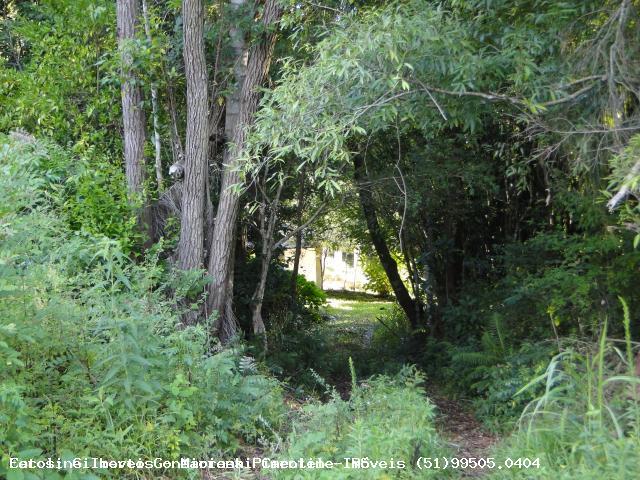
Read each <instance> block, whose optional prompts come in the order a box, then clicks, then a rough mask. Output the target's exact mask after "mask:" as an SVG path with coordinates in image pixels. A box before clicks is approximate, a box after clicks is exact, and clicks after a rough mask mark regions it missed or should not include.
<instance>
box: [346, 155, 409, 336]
mask: <svg viewBox="0 0 640 480" xmlns="http://www.w3.org/2000/svg"><path fill="white" fill-rule="evenodd" d="M353 165H354V177H355V180H356V183H357V184H358V196H359V197H360V205H361V207H362V212H363V213H364V217H365V220H366V222H367V228H368V229H369V235H370V237H371V243H373V246H374V248H375V250H376V253H377V254H378V258H379V259H380V263H381V264H382V268H383V269H384V271H385V273H386V274H387V278H388V279H389V283H390V284H391V288H392V289H393V293H394V294H395V297H396V300H397V301H398V303H399V304H400V307H401V308H402V310H403V311H404V312H405V314H406V315H407V317H408V318H409V322H410V323H411V326H412V327H413V328H414V329H415V328H417V327H418V326H419V325H420V323H421V319H420V315H419V313H418V311H419V310H418V308H416V302H417V300H414V299H413V298H411V295H409V292H408V291H407V287H406V286H405V285H404V282H403V281H402V278H401V277H400V274H399V273H398V265H397V263H396V261H395V260H394V259H393V257H392V256H391V252H390V251H389V247H388V246H387V243H386V241H385V239H384V235H383V234H382V229H381V228H380V224H379V223H378V215H377V213H376V208H375V203H374V200H373V195H372V193H371V189H370V186H369V185H367V173H366V170H365V165H364V161H363V159H362V157H360V156H359V155H355V156H354V157H353Z"/></svg>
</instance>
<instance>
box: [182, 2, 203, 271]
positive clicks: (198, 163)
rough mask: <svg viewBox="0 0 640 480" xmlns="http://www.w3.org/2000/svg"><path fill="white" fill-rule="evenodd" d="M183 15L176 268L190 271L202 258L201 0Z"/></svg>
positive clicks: (186, 7)
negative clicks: (182, 149) (183, 115)
mask: <svg viewBox="0 0 640 480" xmlns="http://www.w3.org/2000/svg"><path fill="white" fill-rule="evenodd" d="M182 17H183V25H184V69H185V76H186V80H187V135H186V155H185V160H184V180H183V187H182V205H181V209H182V210H181V212H182V213H181V228H180V244H179V246H178V267H179V268H181V269H185V270H191V269H195V268H200V267H201V266H202V261H203V257H204V201H205V185H206V181H205V177H206V174H207V146H208V138H207V137H208V135H207V133H208V123H207V122H208V112H207V106H208V103H207V67H206V63H205V52H204V38H203V30H204V8H203V5H202V0H184V1H183V3H182Z"/></svg>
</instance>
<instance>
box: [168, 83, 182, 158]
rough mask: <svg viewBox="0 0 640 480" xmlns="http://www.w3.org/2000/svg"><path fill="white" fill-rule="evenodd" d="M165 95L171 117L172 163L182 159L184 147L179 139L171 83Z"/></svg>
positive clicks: (176, 113)
mask: <svg viewBox="0 0 640 480" xmlns="http://www.w3.org/2000/svg"><path fill="white" fill-rule="evenodd" d="M167 97H168V99H169V116H170V117H171V151H172V153H173V163H174V164H177V163H180V164H181V163H182V162H183V161H184V148H183V147H182V140H180V130H179V129H178V112H177V110H176V97H175V92H174V91H173V85H171V84H169V85H168V86H167Z"/></svg>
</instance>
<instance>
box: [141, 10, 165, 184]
mask: <svg viewBox="0 0 640 480" xmlns="http://www.w3.org/2000/svg"><path fill="white" fill-rule="evenodd" d="M142 15H143V17H144V32H145V35H146V36H147V41H148V42H149V43H151V22H150V21H149V8H148V7H147V0H142ZM151 112H152V115H153V145H154V148H155V166H156V182H157V184H158V191H159V192H160V191H162V189H163V184H164V179H163V175H162V157H161V153H162V150H161V148H162V147H161V144H160V120H159V118H158V116H159V111H158V86H157V85H156V84H155V83H152V84H151Z"/></svg>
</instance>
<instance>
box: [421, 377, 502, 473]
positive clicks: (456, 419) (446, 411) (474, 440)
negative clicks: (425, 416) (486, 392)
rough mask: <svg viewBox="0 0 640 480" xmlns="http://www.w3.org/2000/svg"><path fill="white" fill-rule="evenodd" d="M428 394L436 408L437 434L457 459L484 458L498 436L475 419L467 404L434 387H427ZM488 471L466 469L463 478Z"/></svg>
mask: <svg viewBox="0 0 640 480" xmlns="http://www.w3.org/2000/svg"><path fill="white" fill-rule="evenodd" d="M427 396H428V397H429V398H430V399H431V400H432V401H433V403H434V404H435V405H436V406H437V407H438V416H437V417H436V425H437V428H438V431H439V432H440V434H441V435H442V436H443V437H444V438H445V439H446V440H447V441H448V442H449V445H450V447H451V448H452V449H453V450H454V455H455V456H456V457H459V458H462V457H464V458H482V457H484V458H486V457H487V456H489V449H490V448H491V446H492V445H493V444H494V443H496V442H497V441H498V437H496V436H495V435H493V434H491V433H489V432H487V430H486V429H485V428H484V427H483V426H482V424H481V423H480V422H479V421H478V420H477V419H476V418H475V416H474V415H473V413H472V412H471V411H470V409H469V407H467V406H466V405H464V404H463V403H461V402H459V401H457V400H453V399H451V398H448V397H446V396H443V395H442V394H441V393H439V391H438V390H437V389H436V388H428V389H427ZM487 472H488V470H485V471H483V470H471V469H469V470H466V471H464V472H462V475H461V476H462V477H464V478H472V477H480V476H482V475H484V474H485V473H487Z"/></svg>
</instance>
